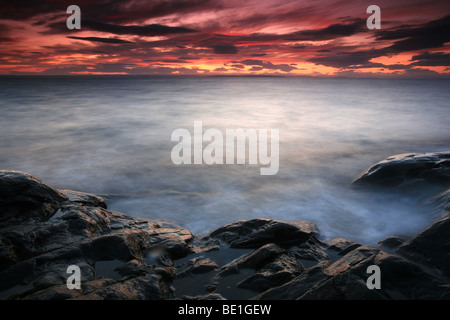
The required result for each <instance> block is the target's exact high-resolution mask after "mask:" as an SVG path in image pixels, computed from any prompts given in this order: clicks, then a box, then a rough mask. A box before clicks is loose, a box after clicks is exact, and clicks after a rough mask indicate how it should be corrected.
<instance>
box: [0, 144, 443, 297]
mask: <svg viewBox="0 0 450 320" xmlns="http://www.w3.org/2000/svg"><path fill="white" fill-rule="evenodd" d="M353 184H354V185H355V187H358V188H392V189H393V190H397V191H399V190H400V191H401V190H411V189H414V188H419V189H420V188H421V189H427V190H431V191H430V193H433V201H435V203H436V206H437V207H438V208H439V210H440V217H439V218H438V219H437V220H436V221H435V222H434V223H432V224H431V225H430V226H429V227H428V228H426V229H425V230H423V231H422V232H421V233H419V234H417V235H415V236H413V237H405V236H397V235H393V236H392V237H389V238H387V239H380V240H381V241H380V242H379V244H378V246H366V245H364V244H359V243H355V242H353V241H349V240H346V239H342V238H334V239H324V238H323V236H322V235H321V234H320V230H319V228H318V227H317V226H316V225H315V224H314V223H312V222H308V221H297V222H283V221H277V220H270V219H252V220H246V221H236V222H233V223H231V224H228V225H225V226H223V227H221V228H219V229H217V230H214V231H212V232H210V233H209V234H208V235H206V236H202V237H200V236H198V235H194V234H192V233H191V232H190V231H189V230H187V229H184V228H182V227H179V226H176V225H173V224H171V223H168V222H164V221H151V220H148V219H141V218H139V219H138V218H133V217H131V216H128V215H126V214H124V213H119V212H113V211H110V210H108V209H107V205H106V203H105V201H104V200H103V199H102V198H101V197H99V196H96V195H93V194H87V193H82V192H77V191H70V190H56V189H54V188H52V187H50V186H48V185H46V184H45V183H44V182H42V181H41V180H39V179H38V178H36V177H33V176H31V175H29V174H27V173H24V172H18V171H0V299H3V300H4V299H26V300H29V299H33V300H34V299H40V300H42V299H89V300H91V299H105V300H110V299H196V300H198V299H255V300H259V299H261V300H265V299H276V300H278V299H288V300H291V299H450V189H449V187H450V152H440V153H429V154H411V155H399V156H394V157H390V158H388V159H386V160H384V161H381V162H379V163H378V164H376V165H374V166H372V167H371V168H369V169H368V170H367V171H366V172H364V173H363V174H362V175H361V176H360V177H359V178H357V179H356V180H355V181H354V183H353ZM405 192H406V191H405ZM70 265H76V266H78V267H79V268H80V270H81V289H69V288H68V287H67V284H66V283H67V279H68V277H69V276H70V274H68V273H67V268H68V266H70ZM370 265H376V266H378V267H379V268H380V270H381V288H380V289H372V290H371V289H368V287H367V285H366V281H367V279H368V277H369V276H370V274H368V273H367V268H368V266H370Z"/></svg>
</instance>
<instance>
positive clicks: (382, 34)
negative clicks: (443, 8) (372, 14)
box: [376, 15, 450, 52]
mask: <svg viewBox="0 0 450 320" xmlns="http://www.w3.org/2000/svg"><path fill="white" fill-rule="evenodd" d="M449 30H450V15H447V16H445V17H443V18H441V19H437V20H433V21H430V22H428V23H425V24H423V25H421V26H401V27H399V28H397V29H395V30H385V31H384V30H383V31H379V32H378V33H377V37H376V39H377V40H397V41H396V42H395V43H394V44H393V45H391V46H390V47H389V49H390V50H392V51H401V52H403V51H415V50H423V49H430V48H440V47H442V46H443V45H444V44H445V43H446V42H450V32H449Z"/></svg>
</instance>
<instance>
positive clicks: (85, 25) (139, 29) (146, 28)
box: [43, 20, 196, 36]
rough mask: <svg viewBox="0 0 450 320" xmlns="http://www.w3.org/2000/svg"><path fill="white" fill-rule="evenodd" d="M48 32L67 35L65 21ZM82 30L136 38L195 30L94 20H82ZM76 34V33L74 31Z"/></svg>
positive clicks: (57, 23)
mask: <svg viewBox="0 0 450 320" xmlns="http://www.w3.org/2000/svg"><path fill="white" fill-rule="evenodd" d="M48 27H50V30H49V31H45V32H43V33H45V34H57V33H67V31H68V30H67V26H66V22H65V21H61V22H55V23H51V24H49V25H48ZM81 29H82V30H86V29H88V30H92V31H100V32H106V33H112V34H116V35H136V36H166V35H174V34H186V33H195V32H196V31H195V30H192V29H188V28H184V27H169V26H165V25H161V24H149V25H126V26H122V25H119V24H112V23H104V22H99V21H94V20H82V22H81ZM74 32H76V31H74Z"/></svg>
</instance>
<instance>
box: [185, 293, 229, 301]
mask: <svg viewBox="0 0 450 320" xmlns="http://www.w3.org/2000/svg"><path fill="white" fill-rule="evenodd" d="M182 299H183V300H227V299H225V298H224V297H222V296H221V295H220V294H218V293H208V294H205V295H201V296H183V298H182Z"/></svg>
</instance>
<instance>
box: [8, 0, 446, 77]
mask: <svg viewBox="0 0 450 320" xmlns="http://www.w3.org/2000/svg"><path fill="white" fill-rule="evenodd" d="M69 5H77V6H78V7H79V8H80V10H81V19H80V21H81V29H79V30H77V29H73V30H69V29H68V28H67V25H66V21H67V19H68V18H69V17H70V16H71V14H70V13H67V12H66V10H67V7H68V6H69ZM370 5H377V6H379V8H380V10H381V20H380V21H381V28H380V29H369V28H368V27H367V24H366V21H367V19H368V18H369V17H370V16H371V14H370V13H367V12H366V10H367V8H368V6H370ZM0 74H3V75H21V74H27V75H28V74H33V75H83V74H94V75H95V74H111V75H116V74H123V75H286V76H299V75H300V76H349V77H450V1H448V0H434V1H422V0H396V1H392V0H370V1H361V0H355V1H349V0H308V1H306V0H245V1H244V0H121V1H113V0H100V1H92V0H72V1H59V0H47V1H43V0H34V1H29V0H16V1H2V3H1V4H0Z"/></svg>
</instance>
